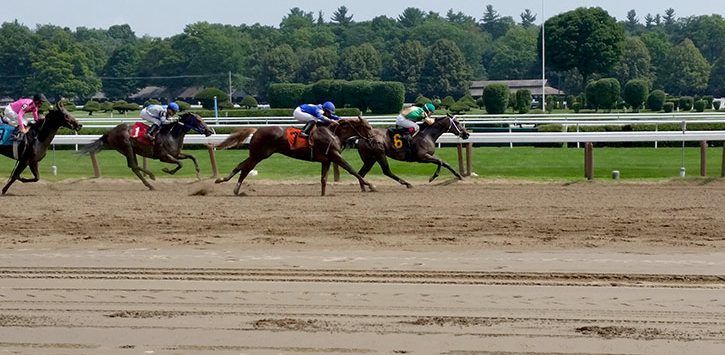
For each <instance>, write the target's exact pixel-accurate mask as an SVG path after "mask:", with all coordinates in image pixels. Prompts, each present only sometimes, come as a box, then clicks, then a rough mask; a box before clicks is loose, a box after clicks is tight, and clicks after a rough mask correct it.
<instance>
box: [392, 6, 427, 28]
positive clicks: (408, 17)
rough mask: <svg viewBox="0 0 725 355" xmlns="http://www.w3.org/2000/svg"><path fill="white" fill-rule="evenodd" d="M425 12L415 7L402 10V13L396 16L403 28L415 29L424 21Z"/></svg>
mask: <svg viewBox="0 0 725 355" xmlns="http://www.w3.org/2000/svg"><path fill="white" fill-rule="evenodd" d="M425 17H426V15H425V12H423V11H422V10H421V9H419V8H417V7H409V8H406V9H405V10H403V13H402V14H401V15H400V16H398V22H400V24H401V25H403V26H404V27H415V26H417V25H420V24H421V23H423V20H425Z"/></svg>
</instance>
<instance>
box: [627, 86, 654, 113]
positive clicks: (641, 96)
mask: <svg viewBox="0 0 725 355" xmlns="http://www.w3.org/2000/svg"><path fill="white" fill-rule="evenodd" d="M647 98H649V81H647V80H644V79H634V80H630V81H628V82H627V84H626V85H625V86H624V101H625V102H627V104H628V105H629V106H630V107H632V109H633V110H634V111H635V112H639V109H640V108H642V104H644V103H645V101H646V100H647Z"/></svg>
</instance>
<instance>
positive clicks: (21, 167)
mask: <svg viewBox="0 0 725 355" xmlns="http://www.w3.org/2000/svg"><path fill="white" fill-rule="evenodd" d="M27 166H28V162H26V161H18V165H16V166H15V169H14V170H13V173H12V174H11V175H10V179H8V183H7V184H5V187H3V195H5V193H6V192H8V189H9V188H10V185H12V184H13V183H14V182H15V180H17V179H18V178H19V177H20V173H22V172H23V170H25V168H26V167H27Z"/></svg>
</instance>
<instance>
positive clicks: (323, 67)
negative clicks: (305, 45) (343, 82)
mask: <svg viewBox="0 0 725 355" xmlns="http://www.w3.org/2000/svg"><path fill="white" fill-rule="evenodd" d="M302 54H303V55H302V56H301V57H302V63H301V64H300V69H299V80H300V81H301V82H303V83H314V82H316V81H319V80H323V79H333V78H334V77H335V70H336V68H337V60H338V56H337V51H336V50H335V48H331V47H325V48H319V49H313V50H309V51H308V52H302Z"/></svg>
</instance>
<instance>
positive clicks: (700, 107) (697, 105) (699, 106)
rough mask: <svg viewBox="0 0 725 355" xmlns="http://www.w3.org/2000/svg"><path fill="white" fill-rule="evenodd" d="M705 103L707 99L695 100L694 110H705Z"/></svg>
mask: <svg viewBox="0 0 725 355" xmlns="http://www.w3.org/2000/svg"><path fill="white" fill-rule="evenodd" d="M705 105H707V101H705V100H697V101H695V103H694V105H693V106H694V107H695V111H697V112H705Z"/></svg>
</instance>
